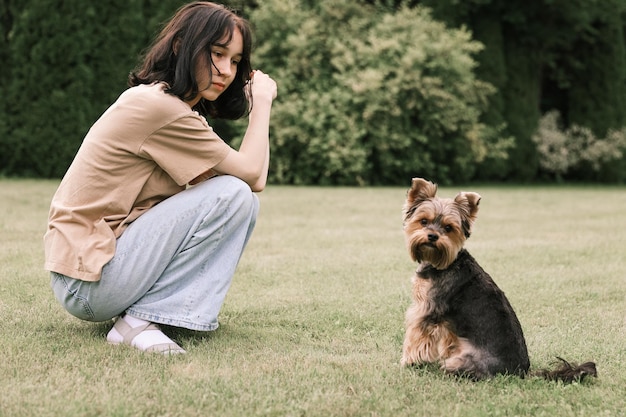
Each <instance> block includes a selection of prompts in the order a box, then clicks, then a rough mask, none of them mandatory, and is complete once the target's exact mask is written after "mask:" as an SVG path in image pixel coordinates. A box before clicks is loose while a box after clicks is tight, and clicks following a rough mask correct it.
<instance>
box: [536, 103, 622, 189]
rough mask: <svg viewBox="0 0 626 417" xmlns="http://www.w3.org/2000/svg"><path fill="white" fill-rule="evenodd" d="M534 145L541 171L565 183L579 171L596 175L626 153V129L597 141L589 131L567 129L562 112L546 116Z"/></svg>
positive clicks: (613, 132) (572, 126)
mask: <svg viewBox="0 0 626 417" xmlns="http://www.w3.org/2000/svg"><path fill="white" fill-rule="evenodd" d="M533 141H534V142H535V143H536V144H537V150H538V152H539V156H540V160H539V161H540V164H541V168H542V169H543V170H544V171H546V172H549V173H552V174H554V175H555V176H556V178H557V180H559V181H560V180H562V179H563V177H564V176H566V175H567V174H568V173H571V172H575V170H577V169H578V170H582V169H589V170H591V171H594V172H598V171H600V169H601V168H602V167H603V166H604V165H606V164H607V163H608V162H611V161H614V160H619V159H621V158H623V156H624V154H625V153H626V128H623V129H621V130H609V131H608V133H607V135H606V138H597V137H596V136H595V134H594V133H593V131H592V130H591V129H589V128H587V127H582V126H578V125H575V124H574V125H571V126H570V127H569V128H567V129H563V128H562V127H561V125H560V117H559V112H558V111H555V110H553V111H550V112H548V113H546V114H545V115H544V116H543V117H542V118H541V119H540V121H539V127H538V129H537V132H536V133H535V135H533Z"/></svg>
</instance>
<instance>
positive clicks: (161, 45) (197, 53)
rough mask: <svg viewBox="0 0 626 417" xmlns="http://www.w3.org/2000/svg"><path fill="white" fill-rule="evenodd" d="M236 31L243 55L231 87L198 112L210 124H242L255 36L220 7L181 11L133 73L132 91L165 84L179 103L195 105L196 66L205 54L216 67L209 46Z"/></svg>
mask: <svg viewBox="0 0 626 417" xmlns="http://www.w3.org/2000/svg"><path fill="white" fill-rule="evenodd" d="M235 29H239V31H240V32H241V36H242V38H243V53H242V57H241V61H240V62H239V64H238V65H237V74H236V75H235V78H234V80H233V82H232V83H231V85H230V86H229V87H228V88H227V89H226V90H225V91H224V92H223V93H222V94H220V96H219V97H218V98H217V100H215V101H208V100H205V99H200V101H199V102H198V104H196V106H195V107H194V110H196V111H198V112H199V113H201V114H202V115H204V116H209V117H212V118H221V119H239V118H240V117H242V116H244V115H246V114H247V112H248V110H249V102H248V96H247V94H246V92H245V91H244V87H245V85H246V83H247V82H248V81H249V80H250V73H251V71H252V67H251V64H250V53H251V49H252V33H251V30H250V25H249V24H248V22H247V21H246V20H245V19H243V18H242V17H240V16H238V15H237V14H235V13H234V12H233V11H231V10H229V9H227V8H226V7H224V6H221V5H218V4H214V3H210V2H206V1H197V2H193V3H189V4H187V5H185V6H183V7H181V8H180V9H178V11H177V12H176V14H175V15H174V16H173V17H172V19H171V20H170V21H169V22H168V23H167V24H166V25H165V27H164V28H163V30H161V33H160V34H159V35H158V36H157V37H156V39H155V40H154V42H153V44H152V45H151V46H150V48H149V49H148V50H147V53H146V54H145V55H144V57H143V60H142V62H141V63H140V65H139V66H138V67H137V68H136V69H135V70H134V71H133V72H131V73H130V75H129V77H128V85H129V86H130V87H134V86H137V85H140V84H152V83H154V82H161V81H163V82H165V83H167V85H168V87H167V89H166V92H167V93H169V94H173V95H175V96H177V97H179V98H180V99H181V100H193V99H194V98H196V97H197V95H198V82H197V80H196V71H195V69H196V63H197V62H198V60H199V59H200V57H201V56H202V54H204V55H205V56H206V60H207V62H208V63H209V64H210V65H213V61H212V60H211V46H213V45H214V44H216V43H218V42H219V41H221V40H223V39H224V38H225V37H227V38H228V41H229V42H230V40H231V39H232V36H233V32H234V31H235ZM209 76H211V74H209Z"/></svg>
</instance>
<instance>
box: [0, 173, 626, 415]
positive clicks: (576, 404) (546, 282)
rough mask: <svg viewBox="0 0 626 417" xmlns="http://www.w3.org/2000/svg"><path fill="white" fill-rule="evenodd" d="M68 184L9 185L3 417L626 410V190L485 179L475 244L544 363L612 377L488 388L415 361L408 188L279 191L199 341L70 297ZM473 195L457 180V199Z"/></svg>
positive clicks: (2, 228)
mask: <svg viewBox="0 0 626 417" xmlns="http://www.w3.org/2000/svg"><path fill="white" fill-rule="evenodd" d="M57 184H58V183H57V182H55V181H27V180H2V181H0V211H1V213H2V214H3V215H2V217H1V218H0V319H1V320H0V352H1V355H2V357H1V359H0V416H3V417H4V416H38V417H41V416H420V415H424V416H620V415H621V416H623V415H625V412H624V410H625V409H626V399H625V395H626V394H625V392H626V391H625V388H624V387H626V376H625V373H624V371H623V369H622V367H623V366H624V364H626V334H625V333H626V321H625V313H626V300H625V296H626V259H625V256H624V255H625V254H626V250H625V247H626V215H625V214H626V209H625V207H626V189H624V188H617V187H493V186H476V187H468V189H469V190H471V191H477V192H479V193H480V194H481V195H482V196H483V199H482V202H481V211H480V213H479V217H478V221H477V223H476V227H475V231H474V234H473V236H472V238H471V239H470V240H469V241H468V245H467V247H468V249H469V250H470V251H471V252H472V254H473V255H474V256H475V257H476V258H477V260H478V261H479V262H480V263H481V265H482V266H483V267H484V268H485V269H486V270H487V271H488V272H489V273H490V274H491V275H492V277H493V278H494V279H495V280H496V282H497V283H498V284H499V286H500V287H501V288H502V289H503V290H504V291H505V292H506V293H507V295H508V297H509V299H510V300H511V303H512V304H513V306H514V307H515V308H516V311H517V313H518V317H519V319H520V321H521V323H522V326H523V328H524V331H525V335H526V338H527V342H528V348H529V352H530V356H531V363H532V367H533V368H535V369H536V368H540V367H544V366H548V365H550V364H551V363H552V361H553V360H554V357H555V356H557V355H559V356H563V357H565V358H566V359H570V360H572V361H586V360H593V361H596V362H597V364H598V372H599V378H598V379H597V380H592V381H590V382H589V383H586V382H585V383H584V384H573V385H568V386H566V385H562V384H559V383H551V382H546V381H543V380H539V379H535V378H529V379H524V380H522V379H518V378H514V377H497V378H495V379H493V380H490V381H483V382H479V383H472V382H468V381H458V380H455V379H453V378H450V377H445V376H443V375H442V374H441V373H440V372H439V371H438V370H437V369H436V368H435V367H427V368H424V369H403V368H401V367H400V366H399V360H400V350H401V343H402V338H403V316H404V311H405V310H406V308H407V306H408V305H409V302H410V298H409V291H410V287H409V285H410V284H409V280H410V277H411V275H412V273H413V270H414V269H415V265H414V264H413V263H412V262H411V261H410V259H409V257H408V254H407V251H406V250H405V248H404V238H403V235H402V232H401V219H400V210H401V206H402V204H403V200H404V196H405V189H404V188H315V187H313V188H297V187H269V188H268V189H267V190H266V191H265V192H263V193H262V194H260V198H261V202H262V209H261V214H260V218H259V222H258V225H257V229H256V231H255V234H254V236H253V238H252V241H251V242H250V245H249V247H248V249H247V250H246V253H245V254H244V257H243V259H242V261H241V264H240V267H239V269H238V271H237V274H236V276H235V279H234V283H233V286H232V288H231V290H230V292H229V295H228V297H227V300H226V304H225V305H224V308H223V310H222V314H221V316H220V321H221V327H220V328H219V329H218V330H217V331H216V332H214V333H209V334H203V333H195V332H190V331H185V330H180V329H168V330H169V331H170V334H171V335H173V337H175V339H176V340H177V341H179V342H180V343H182V345H183V346H184V347H185V348H186V349H187V350H188V352H189V353H188V354H187V355H184V356H179V357H172V358H167V357H161V356H156V355H150V354H142V353H141V352H138V351H135V350H133V349H130V348H127V347H120V346H117V347H113V346H109V345H107V344H106V343H105V339H104V337H105V335H106V333H107V331H108V330H109V328H110V326H111V323H88V322H82V321H80V320H78V319H75V318H73V317H71V316H69V315H68V314H67V313H66V312H65V311H64V310H63V309H62V308H61V307H60V306H59V305H58V304H57V303H56V301H55V300H54V297H53V295H52V293H51V291H50V289H49V282H48V276H47V273H46V272H45V271H44V270H43V269H42V264H43V249H42V236H43V233H44V231H45V227H46V218H47V210H48V206H49V202H50V198H51V196H52V194H53V192H54V190H55V188H56V186H57ZM456 191H458V190H456V189H448V188H443V189H442V190H441V194H443V195H444V196H452V195H453V194H454V193H456Z"/></svg>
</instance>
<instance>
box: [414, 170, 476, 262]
mask: <svg viewBox="0 0 626 417" xmlns="http://www.w3.org/2000/svg"><path fill="white" fill-rule="evenodd" d="M436 194H437V185H435V184H433V183H432V182H430V181H426V180H424V179H422V178H413V182H412V185H411V189H410V190H409V191H408V193H407V198H406V203H405V204H404V208H403V216H404V233H405V237H406V242H407V247H408V249H409V253H410V254H411V258H412V259H413V260H414V261H417V262H428V263H430V264H431V265H433V266H434V267H435V268H437V269H446V268H447V267H448V266H450V264H451V263H452V262H453V261H454V260H455V259H456V257H457V254H458V253H459V251H460V250H461V249H462V248H463V245H464V243H465V241H466V240H467V238H468V237H469V236H470V233H471V228H472V224H473V223H474V220H475V219H476V214H477V213H478V204H479V202H480V195H479V194H477V193H471V192H461V193H459V194H457V196H456V197H455V198H454V199H443V198H438V197H436V196H435V195H436Z"/></svg>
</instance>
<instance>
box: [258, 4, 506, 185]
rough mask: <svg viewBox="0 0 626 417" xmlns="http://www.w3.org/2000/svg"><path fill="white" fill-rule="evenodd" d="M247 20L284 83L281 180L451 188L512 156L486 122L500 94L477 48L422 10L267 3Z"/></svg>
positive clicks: (277, 162) (279, 118) (278, 155)
mask: <svg viewBox="0 0 626 417" xmlns="http://www.w3.org/2000/svg"><path fill="white" fill-rule="evenodd" d="M376 12H379V15H378V16H377V18H376V19H372V16H373V15H376ZM252 20H253V22H255V25H256V27H257V36H258V39H259V44H260V47H259V49H258V50H257V51H256V56H255V58H256V62H257V64H258V65H259V67H260V68H263V69H264V70H265V71H267V72H269V73H270V74H271V75H272V76H274V77H275V78H276V79H277V82H278V84H279V100H278V102H277V103H276V104H275V107H274V110H273V115H272V120H273V122H272V123H273V126H274V127H275V128H274V130H273V131H272V137H273V138H272V144H273V149H274V150H273V156H272V171H271V176H272V179H273V180H274V181H277V182H281V183H295V184H303V183H317V184H400V183H404V182H406V178H410V177H411V176H415V175H422V176H426V177H429V178H433V179H435V180H436V181H438V182H440V183H444V184H445V183H450V182H458V181H467V180H469V179H471V178H472V176H473V174H474V167H475V166H476V163H477V162H480V161H481V160H483V159H484V158H485V157H487V156H491V157H494V158H503V157H505V156H506V152H505V151H504V150H505V149H506V144H507V141H506V140H502V139H500V138H499V131H498V129H495V128H492V127H487V126H486V125H484V124H481V123H480V122H479V118H480V115H481V112H483V111H484V109H485V106H486V102H487V97H488V96H489V94H491V93H493V87H491V86H490V85H489V84H487V83H484V82H481V81H480V80H478V79H476V77H475V75H474V69H475V65H476V64H475V61H474V59H473V55H474V54H476V53H477V52H478V51H479V50H480V49H481V45H480V44H479V43H477V42H474V41H472V40H471V36H470V34H469V33H468V32H467V31H464V30H451V29H447V28H446V27H445V26H444V25H443V24H441V23H438V22H436V21H434V20H433V19H432V18H431V16H430V14H429V13H428V12H427V10H426V9H423V8H415V9H407V8H401V9H399V10H397V11H395V12H393V11H388V12H382V11H381V10H380V9H374V8H370V7H366V6H363V5H356V4H354V2H351V1H347V0H342V1H329V0H323V1H321V2H319V3H316V4H315V5H313V6H311V5H307V4H305V2H302V1H298V0H287V1H284V0H269V1H266V2H263V4H261V5H259V8H258V10H257V11H255V13H254V14H253V16H252ZM277 21H279V22H281V26H280V27H281V31H280V32H281V33H280V36H279V35H277V34H276V30H275V27H276V22H277Z"/></svg>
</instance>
